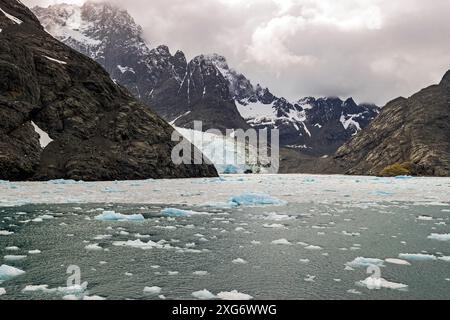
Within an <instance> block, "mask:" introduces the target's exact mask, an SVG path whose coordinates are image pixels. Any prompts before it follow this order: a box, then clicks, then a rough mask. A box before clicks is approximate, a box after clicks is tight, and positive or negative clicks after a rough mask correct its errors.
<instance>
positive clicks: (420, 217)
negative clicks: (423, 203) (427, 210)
mask: <svg viewBox="0 0 450 320" xmlns="http://www.w3.org/2000/svg"><path fill="white" fill-rule="evenodd" d="M417 220H420V221H433V217H430V216H418V217H417Z"/></svg>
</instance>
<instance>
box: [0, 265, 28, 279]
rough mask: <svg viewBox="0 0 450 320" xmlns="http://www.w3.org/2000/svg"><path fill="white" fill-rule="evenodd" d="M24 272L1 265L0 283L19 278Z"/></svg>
mask: <svg viewBox="0 0 450 320" xmlns="http://www.w3.org/2000/svg"><path fill="white" fill-rule="evenodd" d="M24 273H25V271H23V270H20V269H17V268H14V267H11V266H8V265H6V264H3V265H1V266H0V281H7V280H10V279H12V278H15V277H18V276H21V275H23V274H24Z"/></svg>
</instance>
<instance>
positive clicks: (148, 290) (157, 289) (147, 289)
mask: <svg viewBox="0 0 450 320" xmlns="http://www.w3.org/2000/svg"><path fill="white" fill-rule="evenodd" d="M161 291H162V289H161V288H160V287H156V286H153V287H145V288H144V293H146V294H151V295H155V296H156V295H158V294H160V293H161Z"/></svg>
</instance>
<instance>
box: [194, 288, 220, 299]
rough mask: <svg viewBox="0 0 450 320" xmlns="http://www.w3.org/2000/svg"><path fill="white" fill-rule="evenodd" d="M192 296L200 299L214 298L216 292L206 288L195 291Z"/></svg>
mask: <svg viewBox="0 0 450 320" xmlns="http://www.w3.org/2000/svg"><path fill="white" fill-rule="evenodd" d="M192 296H193V297H194V298H196V299H199V300H212V299H215V298H216V296H215V295H214V294H212V293H211V292H210V291H208V290H206V289H204V290H200V291H196V292H193V293H192Z"/></svg>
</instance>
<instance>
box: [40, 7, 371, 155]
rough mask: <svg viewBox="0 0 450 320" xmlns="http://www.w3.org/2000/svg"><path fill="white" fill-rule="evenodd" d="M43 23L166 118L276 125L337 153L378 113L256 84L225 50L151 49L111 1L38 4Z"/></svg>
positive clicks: (290, 140)
mask: <svg viewBox="0 0 450 320" xmlns="http://www.w3.org/2000/svg"><path fill="white" fill-rule="evenodd" d="M33 10H34V12H35V13H36V15H37V16H38V18H39V19H40V20H41V21H42V24H43V25H44V27H45V28H46V30H47V31H48V32H49V33H51V34H52V35H54V36H55V37H56V38H57V39H59V40H61V41H63V42H64V43H66V44H68V45H69V46H71V47H73V48H74V49H76V50H78V51H80V52H82V53H84V54H86V55H88V56H90V57H92V58H93V59H95V60H96V61H97V62H99V63H100V64H102V65H103V66H104V67H105V69H106V70H107V71H108V72H109V73H110V74H111V77H112V78H113V79H115V81H117V82H118V83H120V84H122V85H124V86H125V87H127V88H128V89H129V90H130V91H131V92H132V93H133V94H134V95H135V96H136V97H138V98H139V99H140V100H141V101H143V102H144V103H146V104H148V105H151V106H152V108H153V109H154V110H155V111H156V112H157V113H158V114H159V115H160V116H162V117H163V118H164V119H165V120H167V121H169V122H171V123H173V124H174V125H176V126H178V127H185V128H192V127H193V121H194V120H200V121H202V122H203V129H204V130H207V129H210V128H214V129H220V130H222V131H223V130H224V129H248V128H250V127H254V128H257V129H275V128H276V129H279V130H280V137H281V141H280V142H281V145H283V146H287V147H290V148H293V149H296V150H298V151H301V152H303V153H306V154H309V155H313V156H322V155H330V154H333V153H334V152H335V151H336V150H337V149H338V148H339V147H340V146H342V144H344V143H345V142H347V141H348V140H349V139H350V138H351V137H352V136H353V135H355V134H356V133H357V132H358V131H360V130H361V129H363V128H365V127H366V126H367V125H368V123H370V121H372V120H373V119H374V118H375V117H376V116H377V114H378V112H379V109H378V108H377V107H376V106H372V105H357V104H356V103H355V102H354V101H353V100H352V99H349V100H347V101H342V100H340V99H337V98H324V99H314V98H304V99H300V100H299V101H296V102H289V101H288V100H287V99H285V98H279V97H276V96H274V95H273V94H272V93H271V92H270V91H269V89H267V88H266V89H263V88H262V87H261V86H260V85H256V86H254V85H253V84H252V83H251V81H250V80H249V79H247V78H246V77H245V76H244V75H242V74H240V73H239V72H237V71H235V70H233V69H232V68H230V67H229V66H228V63H227V60H226V59H225V57H223V56H220V55H217V54H211V55H200V56H197V57H195V58H194V59H193V60H192V61H190V62H187V60H186V57H185V55H184V54H183V52H181V51H178V52H176V53H175V54H174V55H172V54H171V53H170V51H169V48H167V47H166V46H159V47H156V48H154V49H149V46H148V45H147V44H146V43H145V41H144V40H143V36H142V29H141V28H140V27H139V26H138V25H137V24H136V23H135V22H134V20H133V19H132V17H130V15H129V14H128V13H127V12H126V11H124V10H121V9H119V8H117V7H114V6H112V5H110V4H107V3H98V2H95V3H90V2H88V3H86V4H85V5H83V6H81V7H78V6H74V5H53V6H50V7H48V8H39V7H36V8H34V9H33Z"/></svg>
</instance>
